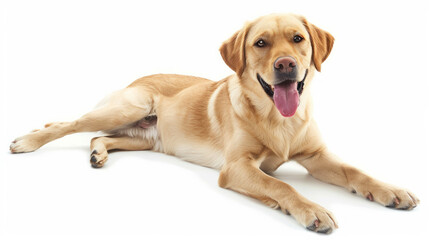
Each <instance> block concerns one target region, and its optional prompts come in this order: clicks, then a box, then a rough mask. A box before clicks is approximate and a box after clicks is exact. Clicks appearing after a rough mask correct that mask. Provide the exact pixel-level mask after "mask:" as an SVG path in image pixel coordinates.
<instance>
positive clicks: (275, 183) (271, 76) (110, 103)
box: [10, 14, 419, 233]
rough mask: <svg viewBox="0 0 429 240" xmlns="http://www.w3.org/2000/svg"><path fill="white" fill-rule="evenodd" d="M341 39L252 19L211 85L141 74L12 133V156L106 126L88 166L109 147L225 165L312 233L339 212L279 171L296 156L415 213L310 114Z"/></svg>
mask: <svg viewBox="0 0 429 240" xmlns="http://www.w3.org/2000/svg"><path fill="white" fill-rule="evenodd" d="M333 44H334V37H333V36H332V35H331V34H329V33H328V32H326V31H324V30H322V29H321V28H318V27H316V26H315V25H313V24H311V23H309V22H308V21H307V20H306V19H305V18H304V17H301V16H297V15H293V14H273V15H268V16H264V17H260V18H258V19H256V20H253V21H251V22H248V23H246V24H245V25H244V27H243V28H242V29H240V30H239V31H237V32H236V33H235V34H234V35H233V36H232V37H230V38H229V39H228V40H226V41H225V42H224V43H223V44H222V46H221V47H220V53H221V55H222V58H223V60H224V61H225V63H226V64H227V65H228V66H229V67H230V68H231V69H232V70H233V71H234V72H235V74H234V75H231V76H228V77H226V78H225V79H223V80H220V81H217V82H214V81H210V80H207V79H204V78H199V77H192V76H183V75H171V74H168V75H166V74H157V75H151V76H146V77H143V78H140V79H137V80H136V81H134V82H133V83H131V84H130V85H129V86H128V87H126V88H125V89H122V90H119V91H117V92H114V93H113V94H111V95H109V96H108V97H106V98H105V99H104V100H102V101H101V102H100V103H99V104H98V106H97V107H96V108H95V109H94V110H93V111H91V112H89V113H87V114H85V115H84V116H82V117H81V118H79V119H77V120H75V121H73V122H55V123H49V124H46V125H45V128H43V129H40V130H35V131H33V132H31V133H29V134H27V135H25V136H22V137H19V138H17V139H15V140H14V141H13V142H12V144H11V145H10V151H11V152H12V153H23V152H31V151H35V150H36V149H38V148H40V147H41V146H43V145H44V144H46V143H48V142H50V141H53V140H55V139H58V138H61V137H63V136H65V135H68V134H72V133H78V132H96V131H104V132H105V133H107V135H105V136H101V137H95V138H93V139H92V140H91V145H90V148H91V157H90V164H91V165H92V167H94V168H100V167H102V166H103V165H104V164H105V163H106V161H107V158H108V151H109V150H113V149H118V150H152V151H157V152H162V153H166V154H169V155H174V156H177V157H179V158H181V159H184V160H186V161H189V162H192V163H196V164H199V165H202V166H207V167H211V168H215V169H218V170H220V175H219V179H218V184H219V186H220V187H222V188H226V189H231V190H233V191H237V192H239V193H242V194H245V195H247V196H250V197H253V198H255V199H258V200H260V201H261V202H263V203H264V204H266V205H268V206H270V207H272V208H275V209H277V208H280V209H281V210H282V211H283V212H285V213H286V214H289V215H292V216H293V217H294V218H295V219H296V221H298V222H299V223H300V224H301V225H303V226H304V227H306V228H307V229H309V230H311V231H315V232H318V233H330V232H332V231H333V230H334V229H335V228H337V227H338V225H337V221H336V220H335V218H334V216H333V214H332V213H331V212H329V211H328V210H326V209H325V208H323V207H321V206H319V205H318V204H316V203H313V202H311V201H310V200H308V199H306V198H304V197H303V196H301V195H300V194H299V193H298V192H297V191H296V190H295V189H293V188H292V187H291V186H289V185H288V184H286V183H284V182H282V181H280V180H278V179H276V178H274V177H272V176H270V175H269V173H272V172H273V171H275V170H276V169H277V168H278V167H279V166H280V165H282V164H283V163H285V162H287V161H289V160H294V161H296V162H297V163H299V164H300V165H302V166H303V167H305V168H306V169H307V170H308V172H309V174H310V175H312V176H313V177H315V178H316V179H319V180H321V181H324V182H327V183H331V184H335V185H338V186H341V187H344V188H346V189H348V190H349V191H351V192H353V193H357V194H359V195H361V196H363V197H365V198H367V199H369V200H371V201H376V202H378V203H380V204H382V205H384V206H386V207H390V208H396V209H404V210H411V209H413V208H414V207H416V206H417V204H419V199H418V198H417V197H416V196H415V195H414V194H412V193H411V192H409V191H407V190H403V189H400V188H397V187H394V186H391V185H388V184H386V183H383V182H381V181H378V180H376V179H374V178H372V177H370V176H368V175H366V174H364V173H362V172H361V171H360V170H358V169H356V168H354V167H352V166H349V165H347V164H345V163H342V162H341V161H340V160H339V159H338V157H336V156H335V155H334V154H332V153H331V152H330V151H329V150H328V149H327V147H326V145H325V144H324V142H323V141H322V139H321V137H320V133H319V130H318V128H317V126H316V123H315V121H314V119H313V117H312V108H313V104H312V100H311V96H310V90H309V88H310V86H311V82H312V79H313V76H314V74H315V72H316V71H319V72H320V71H321V65H322V63H323V62H324V61H325V60H326V59H327V57H328V56H329V54H330V52H331V50H332V47H333Z"/></svg>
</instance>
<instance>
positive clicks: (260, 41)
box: [255, 39, 267, 47]
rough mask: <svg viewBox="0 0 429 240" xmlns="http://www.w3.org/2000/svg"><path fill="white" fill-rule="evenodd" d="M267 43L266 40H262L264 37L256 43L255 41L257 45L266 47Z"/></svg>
mask: <svg viewBox="0 0 429 240" xmlns="http://www.w3.org/2000/svg"><path fill="white" fill-rule="evenodd" d="M266 45H267V44H266V43H265V41H264V40H262V39H259V40H258V41H257V42H256V43H255V46H257V47H265V46H266Z"/></svg>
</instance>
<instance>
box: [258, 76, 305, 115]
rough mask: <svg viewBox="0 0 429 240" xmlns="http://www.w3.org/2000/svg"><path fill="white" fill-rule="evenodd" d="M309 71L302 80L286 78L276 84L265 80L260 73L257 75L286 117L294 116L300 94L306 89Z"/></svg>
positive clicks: (266, 91) (263, 87) (262, 85)
mask: <svg viewBox="0 0 429 240" xmlns="http://www.w3.org/2000/svg"><path fill="white" fill-rule="evenodd" d="M307 73H308V69H307V70H306V71H305V75H304V78H303V79H302V81H300V82H297V81H295V80H285V81H283V82H281V83H279V84H275V85H274V86H271V85H270V84H268V83H267V82H265V81H264V79H263V78H262V77H261V76H260V75H259V74H257V75H256V77H257V79H258V81H259V84H261V87H262V89H264V91H265V93H266V94H267V95H268V96H269V97H270V98H272V99H273V101H274V104H275V105H276V107H277V110H279V112H280V114H281V115H282V116H284V117H292V116H293V115H294V114H295V112H296V110H297V108H298V105H299V96H300V95H301V94H302V91H303V90H304V83H305V79H306V77H307Z"/></svg>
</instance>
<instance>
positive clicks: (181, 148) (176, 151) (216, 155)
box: [166, 141, 225, 169]
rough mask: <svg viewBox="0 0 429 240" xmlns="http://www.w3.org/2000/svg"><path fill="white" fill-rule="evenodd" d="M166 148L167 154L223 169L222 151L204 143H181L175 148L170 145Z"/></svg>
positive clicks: (175, 145) (176, 144)
mask: <svg viewBox="0 0 429 240" xmlns="http://www.w3.org/2000/svg"><path fill="white" fill-rule="evenodd" d="M166 148H167V150H168V152H166V153H167V154H170V155H174V156H176V157H179V158H181V159H183V160H185V161H188V162H192V163H195V164H198V165H201V166H205V167H210V168H215V169H221V168H222V165H223V163H224V161H225V158H224V156H223V153H222V151H220V150H217V149H215V148H213V146H209V145H207V144H204V143H196V142H191V141H181V143H175V144H174V146H171V145H170V144H169V146H168V147H166Z"/></svg>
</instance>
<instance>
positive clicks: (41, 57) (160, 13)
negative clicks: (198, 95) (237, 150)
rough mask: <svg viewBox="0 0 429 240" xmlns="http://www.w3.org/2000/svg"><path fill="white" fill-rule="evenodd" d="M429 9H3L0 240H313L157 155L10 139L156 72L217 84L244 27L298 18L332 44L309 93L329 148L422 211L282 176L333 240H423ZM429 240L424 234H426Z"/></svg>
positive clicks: (402, 5)
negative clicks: (322, 215)
mask: <svg viewBox="0 0 429 240" xmlns="http://www.w3.org/2000/svg"><path fill="white" fill-rule="evenodd" d="M423 2H424V1H419V2H417V1H355V2H350V1H338V2H330V1H312V2H309V1H303V0H300V1H288V0H282V1H266V0H264V1H261V0H259V1H250V0H246V1H232V0H230V1H210V2H209V1H207V2H206V1H193V2H189V1H168V2H164V1H123V0H122V1H116V2H113V1H46V0H39V1H6V2H4V1H2V2H1V6H0V9H1V11H2V12H1V17H2V18H1V29H0V34H1V39H2V42H1V44H2V48H1V52H0V60H1V68H0V70H1V133H0V136H1V142H0V164H1V165H0V167H1V173H0V174H1V177H0V179H1V183H0V187H1V189H0V190H1V191H0V194H1V195H0V201H1V202H0V203H1V211H0V231H1V233H2V234H3V236H2V237H3V239H77V238H79V239H119V238H120V236H122V237H121V239H127V238H139V239H155V238H168V239H175V238H182V237H183V238H184V237H186V238H187V239H189V238H191V239H192V238H194V239H204V238H202V237H203V236H205V238H219V237H222V238H237V239H243V238H244V237H246V238H251V239H252V238H262V237H263V238H265V239H268V238H270V239H291V237H292V236H293V238H292V239H310V238H317V239H319V238H322V237H323V236H321V235H318V234H315V233H312V232H309V231H307V230H305V229H304V228H303V227H301V226H300V225H298V224H297V223H296V222H295V220H293V219H292V218H291V217H290V216H286V215H284V214H283V213H281V212H280V211H275V210H272V209H270V208H268V207H266V206H264V205H263V204H261V203H259V202H257V201H255V200H253V199H250V198H248V197H245V196H242V195H240V194H237V193H235V192H232V191H229V190H224V189H221V188H219V187H218V186H217V176H218V172H217V171H215V170H212V169H208V168H204V167H200V166H196V165H192V164H189V163H186V162H183V161H181V160H179V159H177V158H174V157H171V156H166V155H162V154H158V153H153V152H115V153H112V154H111V155H110V159H109V161H108V162H107V164H106V166H105V167H104V168H102V169H93V168H91V167H90V164H89V153H90V152H89V141H90V139H91V138H92V137H93V136H96V134H92V133H87V134H76V135H72V136H67V137H64V138H63V139H60V140H57V141H55V142H52V143H49V144H47V145H46V146H44V147H42V148H41V149H40V150H38V151H36V152H34V153H29V154H16V155H12V154H9V153H8V146H9V143H10V142H11V141H12V140H13V139H14V138H15V137H18V136H20V135H23V134H25V133H27V132H28V131H30V130H33V129H36V128H40V127H42V126H43V124H45V123H47V122H51V121H69V120H74V119H75V118H77V117H79V116H80V115H82V114H84V113H86V112H88V111H90V110H91V109H92V107H93V106H95V104H96V103H97V102H98V101H99V100H100V99H101V98H102V97H103V96H104V95H106V94H108V93H109V92H112V91H114V90H117V89H120V88H123V87H125V86H126V85H128V84H129V83H131V82H132V81H133V80H135V79H137V78H139V77H141V76H144V75H149V74H154V73H179V74H190V75H196V76H202V77H206V78H210V79H213V80H219V79H222V78H224V77H225V76H227V75H229V74H231V73H232V71H231V70H230V69H228V68H227V66H226V65H225V64H224V63H223V61H222V58H221V57H220V54H219V52H218V48H219V46H220V45H221V43H222V42H223V41H224V40H226V39H227V38H228V37H229V36H231V35H232V34H233V33H234V32H235V31H236V30H238V29H239V28H240V27H241V26H242V25H243V23H244V22H245V21H247V20H251V19H253V18H256V17H258V16H261V15H265V14H268V13H273V12H293V13H298V14H302V15H304V16H306V17H307V19H308V20H309V21H310V22H312V23H314V24H315V25H317V26H319V27H321V28H323V29H325V30H327V31H329V32H330V33H331V34H332V35H333V36H334V37H335V38H336V42H335V44H334V48H333V51H332V53H331V55H330V57H329V58H328V60H327V61H326V62H325V63H324V64H323V65H322V72H321V73H319V74H317V75H316V77H315V79H314V81H313V83H314V84H313V86H312V92H313V97H314V101H315V116H316V118H317V120H318V123H319V126H320V128H321V131H322V133H323V136H324V138H325V140H326V142H327V143H328V145H329V146H330V147H331V149H332V150H333V151H334V152H336V153H337V154H338V155H339V156H341V157H342V158H343V159H344V161H346V162H348V163H350V164H352V165H355V166H357V167H359V168H361V169H364V170H365V171H366V172H367V173H369V174H370V175H373V176H376V177H377V178H379V179H381V180H383V181H386V182H389V183H392V184H395V185H399V186H401V187H405V188H408V189H410V190H412V191H413V192H414V193H415V194H416V195H417V196H418V197H419V198H420V199H421V201H422V203H421V205H420V206H419V207H417V208H416V209H415V210H413V211H411V212H405V211H396V210H391V209H388V208H385V207H382V206H380V205H378V204H376V203H372V202H369V201H367V200H365V199H363V198H361V197H357V196H355V195H353V194H351V193H348V192H347V191H346V190H343V189H341V188H339V187H335V186H332V185H328V184H324V183H321V182H319V181H317V180H314V179H312V178H311V177H310V176H309V175H307V174H306V172H305V170H303V169H302V168H301V167H299V166H298V165H296V164H295V163H288V164H285V165H284V166H282V167H281V168H280V169H279V170H278V172H277V173H276V176H277V177H279V178H280V179H281V180H283V181H285V182H287V183H289V184H291V185H292V186H293V187H295V188H296V189H297V190H298V191H299V192H300V193H301V194H303V195H304V196H306V197H307V198H309V199H311V200H312V201H315V202H317V203H319V204H321V205H322V206H324V207H326V208H327V209H329V210H331V211H332V212H333V213H334V214H335V216H336V218H337V220H338V222H339V226H340V228H339V229H338V230H336V231H335V232H334V233H333V234H331V235H330V236H329V238H336V239H350V238H356V239H357V238H359V239H373V238H376V237H377V238H379V237H383V238H385V239H389V238H390V239H391V238H394V237H397V236H399V237H412V239H422V238H425V237H427V235H428V233H427V229H428V227H429V221H428V217H427V214H428V213H429V212H428V201H429V193H428V183H429V181H428V180H429V179H428V178H429V177H428V160H429V157H428V149H429V144H428V142H429V137H428V136H429V133H428V132H429V131H428V122H429V121H428V120H429V113H428V103H429V101H428V97H427V94H428V92H429V91H428V90H429V86H428V73H427V70H428V62H429V61H428V56H429V54H428V42H429V41H428V40H429V35H428V28H429V24H428V18H427V17H425V15H426V16H427V14H428V12H429V11H428V8H427V7H425V6H424V5H423V4H421V3H423ZM426 239H427V238H426Z"/></svg>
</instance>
